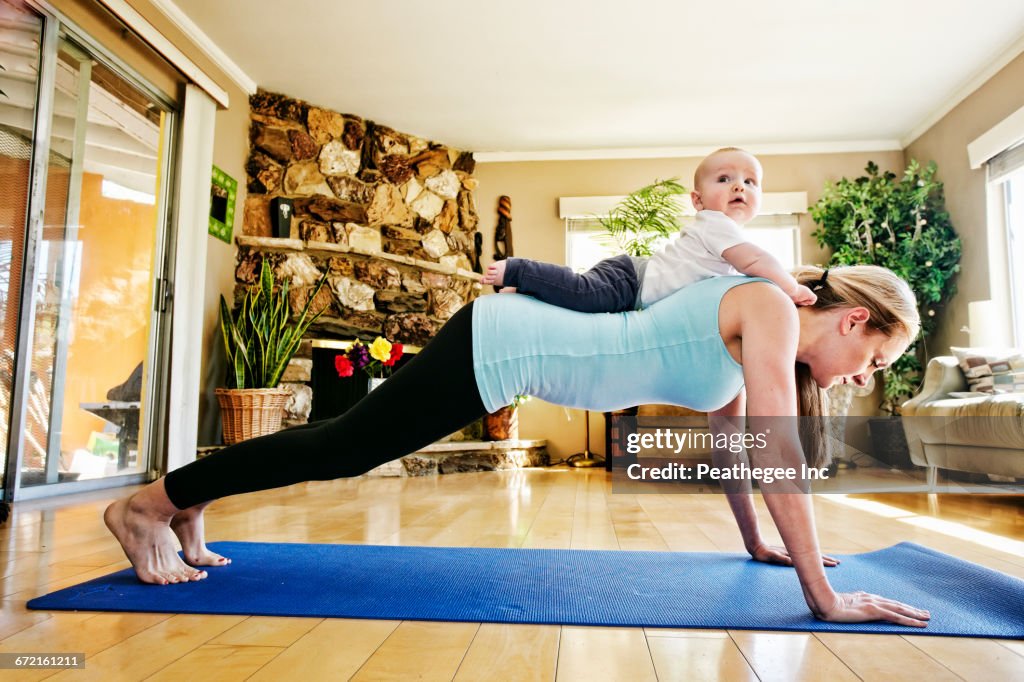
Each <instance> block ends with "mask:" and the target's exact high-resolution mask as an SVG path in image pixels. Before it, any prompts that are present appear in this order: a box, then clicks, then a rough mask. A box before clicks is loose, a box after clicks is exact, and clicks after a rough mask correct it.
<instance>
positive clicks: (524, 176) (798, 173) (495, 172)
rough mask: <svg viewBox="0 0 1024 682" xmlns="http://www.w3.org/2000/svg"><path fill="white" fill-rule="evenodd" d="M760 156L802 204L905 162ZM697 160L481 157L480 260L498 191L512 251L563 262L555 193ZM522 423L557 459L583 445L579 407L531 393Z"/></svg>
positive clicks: (868, 155)
mask: <svg viewBox="0 0 1024 682" xmlns="http://www.w3.org/2000/svg"><path fill="white" fill-rule="evenodd" d="M760 159H761V163H762V164H763V166H764V172H765V176H764V190H765V191H766V192H798V191H803V192H807V200H808V205H810V204H813V203H814V202H815V201H817V199H818V197H819V196H820V195H821V190H822V188H823V187H824V186H825V183H826V182H827V181H830V180H837V179H838V178H840V177H843V176H857V175H860V174H862V173H863V172H864V166H865V165H867V162H868V161H869V160H870V161H874V162H875V163H877V164H878V165H879V166H880V167H881V168H882V169H883V170H893V171H896V172H899V171H901V170H902V168H903V153H902V152H899V151H887V152H864V153H861V152H858V153H849V154H802V155H789V156H762V157H760ZM699 161H700V159H699V158H688V159H639V160H615V161H544V162H516V163H479V164H477V167H476V172H475V173H474V177H475V178H476V179H477V180H479V181H480V186H479V187H478V188H477V190H476V201H477V212H478V213H479V214H480V227H479V229H480V231H481V232H482V233H483V234H484V253H483V262H484V263H489V262H490V261H491V257H492V255H493V251H494V227H495V224H496V223H497V205H498V197H499V196H501V195H503V194H505V195H508V196H509V197H510V198H511V199H512V233H513V246H514V248H515V255H517V256H522V257H526V258H536V259H540V260H545V261H550V262H554V263H564V262H565V223H564V221H562V220H560V219H559V217H558V199H559V197H571V196H575V197H578V196H609V195H612V196H615V195H623V194H627V193H629V192H631V191H633V190H634V189H637V188H638V187H641V186H643V185H645V184H648V183H650V182H653V181H654V180H655V179H664V178H669V177H673V176H679V177H681V178H682V182H683V184H684V185H685V186H686V187H687V188H690V187H692V184H693V180H692V178H693V171H694V170H695V169H696V167H697V163H699ZM800 229H801V233H802V236H803V239H802V244H801V252H802V255H803V260H804V261H805V262H808V263H819V262H822V261H823V260H824V256H825V254H824V253H823V252H822V251H821V250H820V249H819V248H818V247H817V245H816V244H815V242H814V239H813V238H812V237H811V232H812V231H813V229H814V221H812V220H811V218H810V216H809V215H806V214H805V215H803V216H801V218H800ZM876 402H877V401H876ZM873 406H874V403H872V402H871V401H870V400H869V399H866V400H864V401H861V402H860V403H858V405H856V406H855V409H854V410H853V413H854V414H873V413H874V412H873V411H872V408H873ZM567 415H568V417H567ZM590 423H591V436H590V440H591V449H592V450H594V451H595V452H598V453H601V454H603V453H604V420H603V418H602V417H601V415H600V414H594V415H591V420H590ZM520 430H521V433H522V436H523V437H524V438H547V439H548V441H549V449H550V451H551V454H552V457H553V458H555V459H558V458H563V457H567V456H568V455H571V454H573V453H575V452H578V451H580V450H582V449H583V445H584V429H583V416H582V412H580V411H578V410H568V411H567V410H563V409H562V408H560V407H555V406H553V405H549V404H547V403H543V402H541V401H539V400H533V401H531V402H529V403H527V404H526V405H525V406H524V407H523V408H522V414H521V417H520Z"/></svg>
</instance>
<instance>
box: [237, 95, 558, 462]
mask: <svg viewBox="0 0 1024 682" xmlns="http://www.w3.org/2000/svg"><path fill="white" fill-rule="evenodd" d="M250 109H251V114H250V117H251V127H250V138H249V139H250V146H249V159H248V162H247V164H246V183H247V188H248V197H247V199H246V202H245V207H244V211H243V224H242V234H241V235H239V236H238V237H237V238H236V243H237V245H238V260H237V267H236V270H235V294H236V297H237V296H240V295H241V292H242V291H243V290H244V288H245V287H247V286H248V285H249V284H251V283H252V282H253V281H255V279H256V277H257V275H258V273H259V270H260V267H261V263H262V261H263V260H265V259H269V260H270V262H271V264H272V265H273V267H274V275H275V278H276V279H277V280H278V281H279V282H284V281H288V282H289V287H290V296H291V301H290V303H291V306H292V309H293V311H298V310H301V309H302V307H303V306H304V305H305V304H306V301H307V300H308V299H309V296H310V295H311V293H312V289H313V285H315V284H316V282H317V281H319V279H320V277H321V275H322V274H324V273H326V274H327V276H328V279H327V284H326V285H325V286H324V288H323V289H321V290H320V293H319V294H318V296H317V299H316V300H315V301H314V302H313V305H312V308H313V310H314V311H316V312H319V311H323V313H322V315H321V317H320V318H319V320H318V321H317V322H316V323H315V324H314V325H313V326H312V327H311V328H310V329H309V331H308V332H307V334H306V339H305V340H304V343H303V346H302V349H301V350H300V351H299V354H298V355H297V356H296V358H295V359H294V360H293V361H292V364H291V365H290V366H289V368H288V371H287V372H286V373H285V376H284V379H283V383H282V386H283V387H285V388H287V389H289V390H290V391H291V392H292V395H293V397H292V399H291V401H290V402H289V405H288V412H287V414H286V423H287V424H289V425H293V424H298V423H304V422H305V421H306V420H307V419H308V416H309V413H310V407H311V403H312V398H313V397H312V389H311V387H310V385H309V384H310V374H311V370H312V345H313V341H317V340H319V341H321V342H323V341H330V340H351V339H353V338H360V339H363V340H372V339H373V338H374V337H376V336H378V335H381V336H385V337H387V338H388V339H390V340H392V341H397V342H401V343H403V344H407V345H412V346H423V345H424V344H426V342H427V341H429V340H430V338H432V337H433V336H434V334H435V333H436V332H437V330H438V329H440V327H441V325H443V324H444V322H445V321H446V320H447V319H448V318H450V317H451V316H452V315H453V314H454V313H455V312H456V311H457V310H459V308H461V307H462V306H463V305H465V304H466V303H467V302H469V301H471V300H473V299H474V298H475V297H476V296H477V295H478V294H479V293H480V290H481V285H480V283H479V280H480V275H479V274H478V272H479V270H480V265H479V262H478V260H477V259H478V254H479V250H478V242H479V239H480V235H479V233H478V232H477V229H476V228H477V222H478V221H477V213H476V208H475V206H474V201H473V189H474V188H475V187H476V180H474V179H473V177H472V173H473V170H474V166H475V162H474V160H473V156H472V154H470V153H468V152H463V151H459V150H455V149H451V148H450V147H447V146H445V145H442V144H439V143H437V142H431V141H428V140H424V139H422V138H419V137H416V136H413V135H408V134H405V133H401V132H399V131H396V130H393V129H391V128H388V127H386V126H383V125H379V124H376V123H374V122H373V121H368V120H365V119H362V118H360V117H358V116H354V115H351V114H343V113H338V112H334V111H329V110H326V109H323V108H319V107H316V106H313V105H311V104H308V103H306V102H303V101H300V100H296V99H291V98H288V97H285V96H283V95H279V94H274V93H269V92H264V91H260V92H258V93H257V94H255V95H253V96H251V97H250ZM275 200H276V201H275ZM282 201H284V202H286V203H288V205H289V211H290V213H291V224H290V230H289V232H288V234H287V235H284V234H275V226H276V225H275V216H274V215H273V213H272V206H275V205H277V204H278V203H280V202H282ZM537 447H538V446H537V444H536V443H535V444H534V445H532V446H531V448H530V449H533V450H536V448H537ZM487 449H488V450H489V452H488V455H491V454H493V453H491V452H490V450H492V449H493V448H491V447H490V446H488V448H487ZM518 449H520V450H521V449H522V448H518ZM479 450H480V448H478V451H479ZM540 450H541V451H543V447H542V444H541V446H540ZM478 454H479V452H478ZM544 457H546V453H544ZM417 462H418V464H417V466H419V467H420V468H421V469H422V468H423V467H424V462H423V460H422V458H421V459H420V460H417ZM433 466H434V467H435V468H436V466H437V465H433ZM430 468H431V467H430V466H426V469H430ZM453 470H457V469H456V468H453Z"/></svg>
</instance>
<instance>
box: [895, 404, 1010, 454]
mask: <svg viewBox="0 0 1024 682" xmlns="http://www.w3.org/2000/svg"><path fill="white" fill-rule="evenodd" d="M904 419H909V420H912V421H913V420H916V422H915V424H914V426H916V427H917V428H915V429H914V430H915V431H916V432H919V433H920V434H921V439H922V440H923V441H924V442H925V443H946V444H948V445H973V446H980V447H990V448H996V447H1002V448H1011V449H1016V450H1019V449H1021V447H1022V444H1024V396H1019V395H988V396H986V397H975V398H967V399H955V398H947V399H943V400H933V401H930V402H929V403H928V404H927V405H926V406H924V407H923V408H921V409H919V410H918V411H917V413H916V414H915V415H914V416H912V417H904Z"/></svg>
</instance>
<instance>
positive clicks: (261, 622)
mask: <svg viewBox="0 0 1024 682" xmlns="http://www.w3.org/2000/svg"><path fill="white" fill-rule="evenodd" d="M322 622H323V619H322V618H271V617H266V616H252V617H249V618H246V619H245V620H243V621H242V622H241V623H239V624H238V625H236V626H234V627H233V628H231V629H230V630H227V631H226V632H223V633H222V634H220V635H218V636H217V637H214V638H213V639H211V640H210V642H209V643H210V644H226V645H232V646H272V647H274V646H276V647H289V646H291V645H292V644H295V642H297V641H298V640H299V639H300V638H301V637H302V636H303V635H305V634H306V633H307V632H309V631H310V630H312V629H313V628H315V627H316V626H317V625H319V624H320V623H322Z"/></svg>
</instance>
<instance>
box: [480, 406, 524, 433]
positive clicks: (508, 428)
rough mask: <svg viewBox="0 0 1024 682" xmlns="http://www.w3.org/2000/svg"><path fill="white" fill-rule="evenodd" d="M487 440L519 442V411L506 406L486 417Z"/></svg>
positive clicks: (485, 430) (485, 431)
mask: <svg viewBox="0 0 1024 682" xmlns="http://www.w3.org/2000/svg"><path fill="white" fill-rule="evenodd" d="M484 438H485V439H486V440H519V410H517V409H516V408H514V407H512V406H511V405H506V406H505V407H503V408H501V409H500V410H498V411H497V412H492V413H491V414H488V415H486V416H484Z"/></svg>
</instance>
